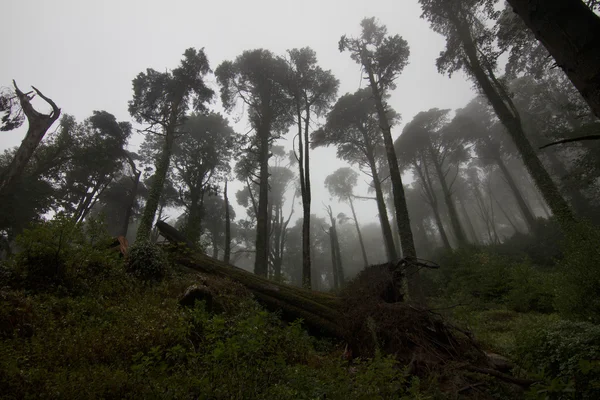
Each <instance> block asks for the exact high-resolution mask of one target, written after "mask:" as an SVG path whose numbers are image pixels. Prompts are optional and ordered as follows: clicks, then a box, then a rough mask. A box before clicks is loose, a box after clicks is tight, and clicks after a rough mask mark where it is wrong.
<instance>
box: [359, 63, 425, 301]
mask: <svg viewBox="0 0 600 400" xmlns="http://www.w3.org/2000/svg"><path fill="white" fill-rule="evenodd" d="M366 69H367V73H368V75H369V83H370V86H371V91H372V92H373V97H374V99H375V106H376V108H377V115H378V118H379V126H380V128H381V132H382V134H383V140H384V144H385V152H386V155H387V160H388V166H389V168H390V179H391V181H392V192H393V194H394V208H395V209H396V210H395V211H396V221H397V223H398V232H399V233H400V242H401V244H402V253H403V254H404V257H405V258H408V259H416V257H417V252H416V250H415V243H414V240H413V235H412V231H411V229H410V217H409V215H408V208H407V206H406V198H405V196H404V186H403V184H402V175H401V174H400V168H399V167H398V157H396V150H395V149H394V140H393V139H392V128H391V126H390V123H389V121H388V119H387V114H386V110H385V106H384V104H383V93H380V92H379V87H378V86H377V85H378V83H377V82H376V81H375V76H374V75H373V71H372V70H371V68H369V67H367V68H366ZM406 276H407V282H408V295H409V296H410V297H411V299H413V300H414V301H416V302H423V300H424V296H423V292H422V288H421V280H420V277H419V270H418V269H417V268H416V267H415V266H414V265H411V266H409V267H408V270H407V271H406Z"/></svg>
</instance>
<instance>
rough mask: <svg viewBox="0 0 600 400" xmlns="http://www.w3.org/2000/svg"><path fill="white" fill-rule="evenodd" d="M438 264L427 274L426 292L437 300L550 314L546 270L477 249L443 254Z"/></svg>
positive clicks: (549, 280)
mask: <svg viewBox="0 0 600 400" xmlns="http://www.w3.org/2000/svg"><path fill="white" fill-rule="evenodd" d="M438 262H439V264H440V265H441V269H440V270H439V271H433V272H429V271H428V275H429V276H430V278H429V279H428V281H429V286H430V290H432V291H433V292H434V293H437V296H438V297H444V298H446V299H447V300H450V301H453V302H457V303H462V304H471V306H472V308H473V309H488V308H494V307H495V306H506V307H508V308H509V309H511V310H514V311H519V312H529V311H536V312H552V311H553V310H554V308H553V301H554V286H553V284H554V281H555V274H554V273H553V272H552V271H549V270H548V268H545V269H544V270H540V268H538V267H536V266H534V265H532V263H531V262H530V261H528V260H524V261H523V260H521V261H520V262H516V261H514V260H512V259H511V258H510V257H507V256H504V255H500V254H498V253H496V252H495V251H490V250H489V249H485V248H477V247H472V248H464V249H459V250H455V251H452V252H445V253H443V254H441V255H440V256H439V257H438ZM435 274H437V276H436V277H435V278H433V277H432V276H434V275H435ZM431 287H433V288H431Z"/></svg>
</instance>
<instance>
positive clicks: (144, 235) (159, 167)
mask: <svg viewBox="0 0 600 400" xmlns="http://www.w3.org/2000/svg"><path fill="white" fill-rule="evenodd" d="M174 140H175V132H174V129H169V130H168V131H167V133H166V136H165V143H164V145H163V149H162V151H161V154H160V158H159V159H158V162H157V163H156V171H155V172H154V182H152V187H151V188H150V193H148V200H147V201H146V205H145V207H144V212H143V213H142V219H141V221H140V226H139V227H138V231H137V235H136V238H135V240H136V241H137V242H145V241H148V240H150V233H151V231H152V223H153V222H154V217H155V215H156V210H157V209H158V207H159V204H160V198H161V196H162V192H163V187H164V184H165V180H166V179H167V173H168V172H169V164H170V163H171V151H172V150H173V141H174Z"/></svg>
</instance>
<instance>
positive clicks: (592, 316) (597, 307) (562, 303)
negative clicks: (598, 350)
mask: <svg viewBox="0 0 600 400" xmlns="http://www.w3.org/2000/svg"><path fill="white" fill-rule="evenodd" d="M565 248H566V250H565V258H564V260H563V261H562V262H561V263H560V264H559V268H560V275H559V277H558V279H557V281H558V284H557V285H556V291H557V297H556V306H557V308H558V310H559V311H560V312H561V314H563V315H564V316H566V317H570V318H576V319H581V320H587V321H591V322H595V323H600V229H598V228H597V227H593V226H589V225H587V224H585V223H579V224H578V225H577V226H575V228H574V229H573V231H572V232H570V235H569V236H568V238H567V240H566V246H565Z"/></svg>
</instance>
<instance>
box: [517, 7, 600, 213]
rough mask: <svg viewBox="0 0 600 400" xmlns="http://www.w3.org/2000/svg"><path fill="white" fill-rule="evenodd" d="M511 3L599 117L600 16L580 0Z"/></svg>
mask: <svg viewBox="0 0 600 400" xmlns="http://www.w3.org/2000/svg"><path fill="white" fill-rule="evenodd" d="M508 3H509V4H510V5H511V6H512V7H513V10H514V11H515V12H516V13H517V14H518V15H519V16H520V17H521V18H522V19H523V22H525V25H527V27H529V29H531V31H532V32H533V33H534V35H535V37H536V38H537V39H538V40H539V41H540V42H541V43H542V44H543V45H544V47H546V49H547V50H548V52H549V53H550V54H551V55H552V57H554V59H555V60H556V63H557V64H558V66H559V67H561V68H562V70H563V71H565V73H566V74H567V76H568V77H569V79H570V80H571V82H573V85H575V87H576V88H577V90H579V92H580V93H581V95H582V96H583V98H584V99H585V100H586V101H587V103H588V104H589V106H590V108H591V109H592V111H593V112H594V114H595V115H596V116H597V117H599V118H600V41H598V38H599V37H600V18H598V16H597V15H596V14H594V12H593V11H592V10H590V9H589V8H588V7H587V6H586V5H585V4H584V2H583V1H581V0H508ZM551 208H552V206H551ZM553 212H554V213H555V214H556V211H554V210H553Z"/></svg>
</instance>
